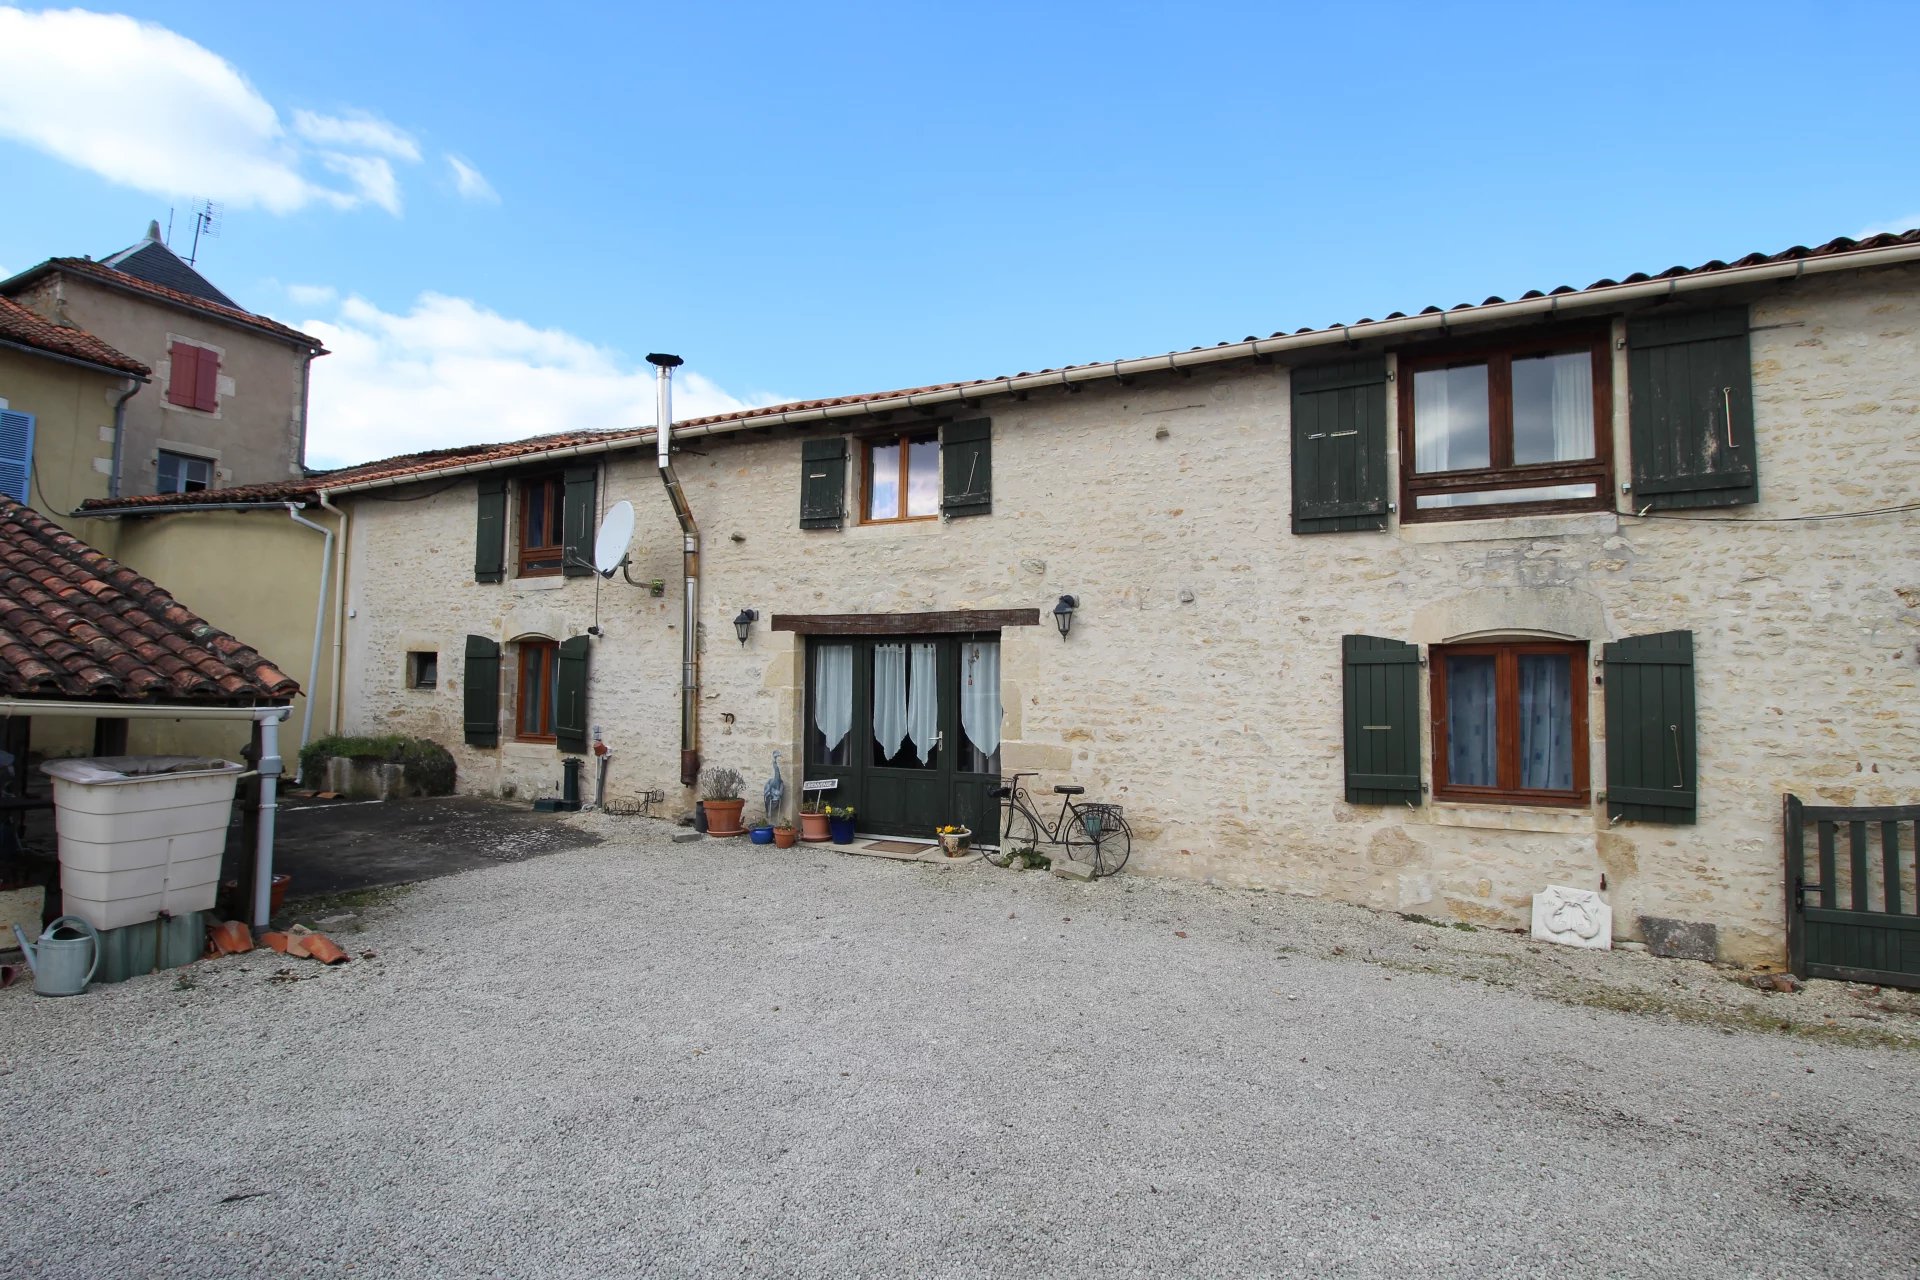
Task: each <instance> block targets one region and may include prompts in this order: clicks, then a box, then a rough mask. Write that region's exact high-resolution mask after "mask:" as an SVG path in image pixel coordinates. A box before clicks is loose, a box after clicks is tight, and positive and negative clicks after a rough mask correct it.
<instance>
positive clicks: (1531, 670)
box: [1431, 641, 1589, 804]
mask: <svg viewBox="0 0 1920 1280" xmlns="http://www.w3.org/2000/svg"><path fill="white" fill-rule="evenodd" d="M1586 657H1587V647H1586V646H1585V645H1584V644H1564V643H1557V642H1543V641H1515V642H1511V643H1489V644H1466V645H1436V646H1435V647H1434V649H1433V653H1432V659H1431V661H1432V668H1433V704H1434V713H1433V726H1434V738H1435V741H1434V793H1435V795H1437V796H1439V797H1441V798H1443V799H1455V800H1471V801H1488V802H1507V803H1522V804H1533V803H1538V804H1585V803H1587V800H1588V798H1589V791H1588V786H1587V777H1588V774H1587V687H1586V681H1585V678H1584V675H1585V671H1586Z"/></svg>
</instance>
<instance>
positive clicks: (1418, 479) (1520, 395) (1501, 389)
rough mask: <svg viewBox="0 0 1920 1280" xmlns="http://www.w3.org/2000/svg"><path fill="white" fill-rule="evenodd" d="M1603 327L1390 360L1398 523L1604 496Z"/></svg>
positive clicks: (1595, 503)
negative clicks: (1397, 426) (1395, 367)
mask: <svg viewBox="0 0 1920 1280" xmlns="http://www.w3.org/2000/svg"><path fill="white" fill-rule="evenodd" d="M1611 369H1612V364H1611V357H1610V350H1609V345H1608V343H1607V335H1606V333H1605V331H1591V332H1587V333H1584V334H1580V335H1577V336H1572V337H1560V338H1541V339H1529V340H1526V341H1524V342H1514V343H1508V344H1505V345H1501V346H1482V347H1477V348H1472V349H1464V350H1463V349H1458V348H1456V349H1453V350H1450V351H1448V352H1446V353H1444V354H1434V355H1423V354H1421V353H1420V352H1418V351H1412V352H1408V353H1405V354H1403V355H1402V356H1401V358H1400V373H1399V378H1400V383H1401V394H1400V416H1401V452H1402V459H1403V463H1402V466H1401V476H1402V488H1403V498H1404V501H1403V502H1402V505H1401V518H1402V519H1405V520H1448V519H1456V520H1457V519H1464V518H1472V517H1477V516H1497V515H1506V514H1510V513H1513V512H1515V511H1519V512H1526V513H1530V512H1539V511H1553V510H1591V509H1595V508H1599V507H1604V506H1605V505H1606V504H1607V503H1608V502H1609V501H1610V500H1611V494H1610V490H1609V487H1608V477H1609V475H1610V471H1609V456H1610V453H1611V450H1610V449H1609V448H1608V441H1609V439H1610V424H1609V423H1608V421H1607V417H1608V413H1609V412H1610V409H1609V406H1610V405H1611V402H1612V401H1611V394H1610V385H1609V376H1608V375H1609V373H1610V371H1611Z"/></svg>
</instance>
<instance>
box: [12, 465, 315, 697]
mask: <svg viewBox="0 0 1920 1280" xmlns="http://www.w3.org/2000/svg"><path fill="white" fill-rule="evenodd" d="M298 691H299V685H298V684H296V683H295V682H294V680H293V679H292V677H290V676H288V675H287V674H286V673H285V672H284V671H281V670H280V669H279V668H278V667H276V666H274V665H273V663H272V662H270V661H268V660H267V659H266V658H264V657H262V656H261V655H260V653H259V652H258V651H257V650H255V649H252V648H249V647H248V646H247V645H244V644H242V643H241V642H240V641H238V640H236V639H234V638H233V637H232V636H230V635H228V634H227V633H226V632H224V631H222V630H220V629H219V628H218V627H215V626H214V625H213V624H212V623H210V622H208V621H206V620H205V619H204V618H201V617H198V616H197V615H195V614H194V613H193V612H192V611H190V610H189V609H187V607H186V606H185V605H182V604H181V603H180V602H179V601H177V600H175V599H174V598H173V597H172V596H170V595H168V594H167V593H166V592H165V591H163V590H161V589H160V588H159V587H157V586H155V585H154V584H153V583H152V582H149V581H148V580H147V579H145V578H143V577H141V576H140V575H139V574H137V573H135V572H134V571H133V570H131V569H129V568H127V567H126V566H124V565H121V564H119V563H117V562H115V561H113V560H110V559H108V558H107V557H106V556H104V555H102V554H100V552H98V551H96V550H94V549H93V548H92V547H90V546H88V545H87V544H86V543H84V542H82V541H80V539H78V538H76V537H74V536H73V535H72V534H70V533H68V532H67V531H66V530H64V529H62V528H61V527H60V526H59V525H57V524H55V523H53V521H51V520H49V519H47V518H46V517H45V516H43V515H41V514H40V513H39V512H37V511H35V510H33V509H32V508H30V507H25V506H22V505H21V504H19V503H18V502H15V501H14V500H13V499H11V498H6V497H0V694H5V695H7V696H10V697H26V698H52V699H108V700H113V701H128V700H139V701H152V702H178V703H201V704H235V703H239V704H249V703H254V702H274V701H279V700H282V699H285V698H290V697H292V696H293V695H294V694H295V693H297V692H298Z"/></svg>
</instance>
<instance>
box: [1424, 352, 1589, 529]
mask: <svg viewBox="0 0 1920 1280" xmlns="http://www.w3.org/2000/svg"><path fill="white" fill-rule="evenodd" d="M1575 351H1586V352H1588V353H1589V354H1590V356H1591V358H1592V360H1593V457H1591V458H1582V459H1580V460H1579V461H1576V462H1541V463H1530V464H1527V465H1524V466H1516V465H1515V464H1514V462H1513V360H1514V357H1515V356H1539V355H1551V354H1559V353H1567V352H1575ZM1469 364H1485V365H1486V366H1487V432H1488V441H1487V444H1488V451H1489V456H1490V460H1491V463H1492V465H1490V466H1487V467H1479V468H1475V469H1474V470H1471V471H1438V472H1432V473H1429V474H1426V475H1418V474H1416V473H1415V471H1414V459H1415V456H1416V454H1415V450H1414V421H1413V414H1414V403H1413V402H1414V396H1413V381H1414V375H1415V374H1417V373H1419V372H1421V371H1422V370H1426V369H1445V368H1449V367H1452V366H1455V365H1469ZM1394 377H1395V379H1396V381H1398V383H1399V384H1400V520H1401V522H1402V523H1403V524H1419V523H1424V522H1427V521H1433V520H1491V519H1498V518H1500V517H1502V516H1531V515H1552V514H1558V513H1563V512H1569V511H1610V510H1612V509H1613V343H1612V331H1611V330H1609V329H1604V328H1603V329H1577V330H1561V331H1559V332H1557V333H1554V334H1543V335H1540V336H1537V337H1529V338H1509V339H1506V340H1504V341H1499V342H1486V341H1481V342H1477V343H1473V344H1453V345H1449V346H1446V347H1441V348H1432V347H1423V348H1420V349H1418V350H1417V351H1403V352H1401V353H1400V358H1399V368H1398V369H1397V371H1396V372H1395V375H1394ZM1559 484H1591V485H1592V486H1593V496H1592V497H1591V498H1554V499H1547V500H1544V501H1538V502H1509V503H1486V504H1481V505H1476V506H1470V507H1429V508H1422V507H1421V506H1420V503H1419V499H1420V498H1421V497H1422V496H1431V495H1433V494H1437V493H1481V492H1485V491H1487V490H1490V489H1532V488H1538V487H1541V486H1545V485H1559Z"/></svg>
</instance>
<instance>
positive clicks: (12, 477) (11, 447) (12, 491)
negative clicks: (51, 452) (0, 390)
mask: <svg viewBox="0 0 1920 1280" xmlns="http://www.w3.org/2000/svg"><path fill="white" fill-rule="evenodd" d="M32 476H33V415H32V414H30V413H19V412H16V411H15V410H12V409H0V493H4V494H6V495H7V496H8V497H9V498H12V499H13V500H14V501H15V502H22V503H28V505H31V503H30V501H29V499H28V497H27V493H28V484H29V482H30V481H31V479H32Z"/></svg>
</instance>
